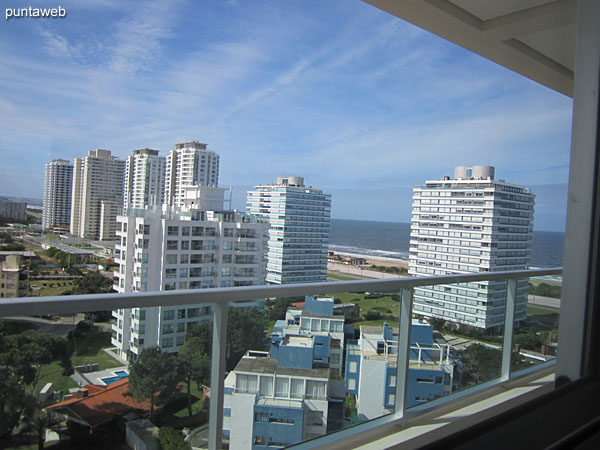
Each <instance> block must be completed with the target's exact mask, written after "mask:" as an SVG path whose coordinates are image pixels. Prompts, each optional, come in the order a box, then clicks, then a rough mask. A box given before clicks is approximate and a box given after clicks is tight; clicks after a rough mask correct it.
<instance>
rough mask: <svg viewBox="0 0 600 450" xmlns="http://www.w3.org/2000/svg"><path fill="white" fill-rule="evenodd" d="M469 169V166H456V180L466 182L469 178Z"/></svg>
mask: <svg viewBox="0 0 600 450" xmlns="http://www.w3.org/2000/svg"><path fill="white" fill-rule="evenodd" d="M468 169H469V168H468V167H467V166H456V167H455V168H454V179H455V180H464V179H466V178H468V177H467V170H468Z"/></svg>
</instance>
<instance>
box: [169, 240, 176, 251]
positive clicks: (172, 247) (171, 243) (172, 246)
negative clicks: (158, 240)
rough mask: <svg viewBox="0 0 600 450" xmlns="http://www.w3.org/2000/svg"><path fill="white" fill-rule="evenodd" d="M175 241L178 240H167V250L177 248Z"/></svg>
mask: <svg viewBox="0 0 600 450" xmlns="http://www.w3.org/2000/svg"><path fill="white" fill-rule="evenodd" d="M177 242H178V241H167V250H177V247H178V245H177Z"/></svg>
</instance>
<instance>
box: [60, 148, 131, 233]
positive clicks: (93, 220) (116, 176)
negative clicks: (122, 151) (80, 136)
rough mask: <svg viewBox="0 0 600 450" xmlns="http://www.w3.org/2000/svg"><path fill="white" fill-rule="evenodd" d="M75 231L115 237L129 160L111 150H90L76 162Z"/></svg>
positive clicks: (74, 189) (74, 169) (73, 206)
mask: <svg viewBox="0 0 600 450" xmlns="http://www.w3.org/2000/svg"><path fill="white" fill-rule="evenodd" d="M73 166H74V168H73V191H72V192H73V194H72V199H71V234H74V235H75V236H78V237H82V238H86V239H97V240H112V239H114V238H115V232H116V229H117V223H116V221H115V219H116V216H117V213H118V210H119V208H120V207H121V206H122V205H123V176H124V173H125V161H123V160H121V159H119V158H117V157H116V156H112V155H111V154H110V150H100V149H98V150H90V151H89V152H88V155H87V156H86V157H84V158H75V160H74V164H73Z"/></svg>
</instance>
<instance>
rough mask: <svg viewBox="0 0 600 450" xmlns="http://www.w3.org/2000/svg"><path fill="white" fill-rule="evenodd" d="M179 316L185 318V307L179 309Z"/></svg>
mask: <svg viewBox="0 0 600 450" xmlns="http://www.w3.org/2000/svg"><path fill="white" fill-rule="evenodd" d="M177 318H178V319H185V309H178V310H177Z"/></svg>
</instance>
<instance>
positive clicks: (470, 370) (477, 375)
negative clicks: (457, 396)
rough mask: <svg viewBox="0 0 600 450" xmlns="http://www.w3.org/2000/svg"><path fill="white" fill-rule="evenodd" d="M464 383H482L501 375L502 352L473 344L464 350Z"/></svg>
mask: <svg viewBox="0 0 600 450" xmlns="http://www.w3.org/2000/svg"><path fill="white" fill-rule="evenodd" d="M462 363H463V368H462V384H463V386H468V385H471V384H480V383H484V382H486V381H489V380H492V379H494V378H497V377H498V376H499V375H500V366H501V364H502V352H501V351H499V350H494V349H491V348H486V347H484V346H483V345H481V344H471V345H469V346H468V347H467V348H466V349H465V350H464V351H463V352H462Z"/></svg>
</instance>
